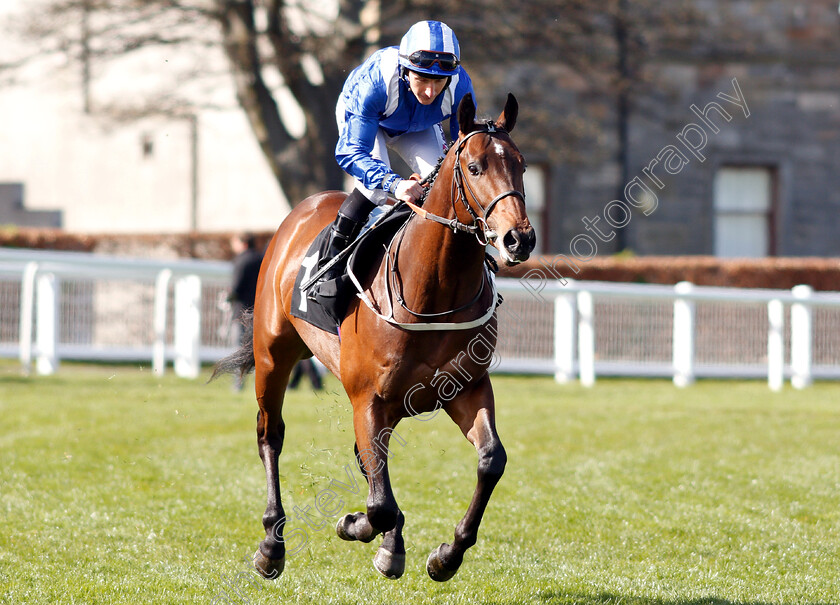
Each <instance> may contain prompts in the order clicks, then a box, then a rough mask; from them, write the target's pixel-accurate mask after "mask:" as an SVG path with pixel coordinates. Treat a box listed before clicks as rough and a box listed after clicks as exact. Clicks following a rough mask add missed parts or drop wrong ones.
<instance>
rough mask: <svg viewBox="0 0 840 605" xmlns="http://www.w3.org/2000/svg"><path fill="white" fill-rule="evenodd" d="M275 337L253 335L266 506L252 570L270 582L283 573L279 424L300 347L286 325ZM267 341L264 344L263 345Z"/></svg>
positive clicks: (281, 433) (281, 426) (281, 435)
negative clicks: (263, 529)
mask: <svg viewBox="0 0 840 605" xmlns="http://www.w3.org/2000/svg"><path fill="white" fill-rule="evenodd" d="M284 327H285V330H283V331H282V332H285V333H281V335H279V336H274V337H264V336H261V335H256V334H255V339H254V359H255V362H256V367H255V376H254V383H255V384H254V386H255V389H256V394H257V403H259V407H260V411H259V413H258V414H257V445H258V447H259V452H260V458H261V459H262V462H263V466H264V467H265V477H266V485H267V488H268V489H267V491H268V496H267V504H266V508H265V514H264V515H263V527H264V528H265V539H264V540H263V541H262V542H260V546H259V548H258V549H257V552H256V553H255V554H254V567H255V568H256V569H257V571H258V572H259V573H260V574H261V575H262V576H263V577H265V578H267V579H269V580H273V579H275V578H277V577H278V576H279V575H280V574H281V573H283V567H284V565H285V560H286V545H285V543H284V541H283V528H284V527H285V525H286V514H285V511H284V510H283V503H282V501H281V499H280V477H279V472H278V458H279V456H280V452H281V450H282V449H283V438H284V436H285V432H286V425H285V423H284V422H283V416H282V409H283V398H284V396H285V393H286V385H287V384H288V382H289V374H291V371H292V368H294V365H295V363H297V361H298V359H299V358H300V356H301V354H302V352H303V350H304V345H303V342H302V341H301V340H300V338H299V337H298V336H297V334H296V333H295V332H294V331H293V330H292V328H291V325H290V324H286V325H285V326H284ZM266 341H267V342H266Z"/></svg>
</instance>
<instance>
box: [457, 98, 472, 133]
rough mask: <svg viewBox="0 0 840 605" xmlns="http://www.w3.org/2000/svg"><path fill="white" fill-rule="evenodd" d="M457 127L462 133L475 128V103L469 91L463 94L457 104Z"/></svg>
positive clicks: (469, 131)
mask: <svg viewBox="0 0 840 605" xmlns="http://www.w3.org/2000/svg"><path fill="white" fill-rule="evenodd" d="M458 129H459V130H460V131H461V133H462V134H469V133H471V132H472V131H473V130H475V103H474V102H473V98H472V93H470V92H468V93H467V94H465V95H464V98H463V99H461V103H460V104H459V105H458Z"/></svg>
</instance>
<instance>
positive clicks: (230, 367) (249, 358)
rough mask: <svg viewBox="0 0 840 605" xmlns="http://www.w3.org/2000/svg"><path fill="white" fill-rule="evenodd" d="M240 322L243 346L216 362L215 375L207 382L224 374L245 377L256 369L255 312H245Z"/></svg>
mask: <svg viewBox="0 0 840 605" xmlns="http://www.w3.org/2000/svg"><path fill="white" fill-rule="evenodd" d="M239 321H240V323H241V324H242V329H243V333H242V346H240V347H239V349H237V350H236V351H234V352H233V353H231V354H230V355H228V356H227V357H224V358H222V359H220V360H219V361H218V362H216V365H215V366H213V374H212V375H211V376H210V380H208V381H207V382H210V381H211V380H215V379H216V378H218V377H219V376H221V375H222V374H233V373H239V376H245V375H246V374H248V373H249V372H250V371H251V370H253V369H254V365H255V364H254V311H253V310H251V309H249V310H247V311H244V312H243V313H242V315H241V317H240V318H239Z"/></svg>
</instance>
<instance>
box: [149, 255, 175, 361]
mask: <svg viewBox="0 0 840 605" xmlns="http://www.w3.org/2000/svg"><path fill="white" fill-rule="evenodd" d="M171 279H172V270H171V269H164V270H163V271H161V272H160V273H158V274H157V278H156V279H155V310H154V313H155V316H154V330H155V341H154V344H153V345H152V372H154V373H155V374H156V375H157V376H163V373H164V372H165V371H166V307H167V303H168V302H169V297H168V293H169V281H170V280H171Z"/></svg>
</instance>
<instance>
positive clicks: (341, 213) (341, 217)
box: [310, 189, 376, 300]
mask: <svg viewBox="0 0 840 605" xmlns="http://www.w3.org/2000/svg"><path fill="white" fill-rule="evenodd" d="M375 207H376V204H374V203H373V202H371V201H370V200H369V199H367V198H366V197H365V196H364V194H362V192H361V191H359V190H358V189H354V190H353V191H352V192H351V193H350V195H348V196H347V199H345V200H344V203H342V204H341V208H339V209H338V216H336V217H335V222H333V224H332V227H331V229H330V233H329V237H328V238H327V241H326V247H325V249H324V250H323V251H322V254H321V259H320V260H319V262H318V269H320V268H321V267H323V266H324V265H326V264H327V263H328V262H330V261H331V260H332V259H333V258H335V256H336V255H338V254H339V253H340V252H341V251H342V250H344V249H345V248H347V246H349V245H350V243H351V242H352V241H353V240H354V239H355V238H356V236H357V235H358V234H359V231H361V230H362V227H363V226H364V224H365V221H367V217H368V215H369V214H370V213H371V211H372V210H373V209H374V208H375ZM343 266H344V263H342V262H338V263H336V264H334V265H333V266H332V267H330V268H329V269H328V270H327V272H326V273H324V275H322V276H321V277H320V278H319V279H318V282H317V283H316V284H315V285H314V286H312V289H311V290H310V298H313V299H314V300H318V299H319V298H322V297H325V298H334V297H335V296H336V295H337V294H338V292H339V290H340V289H341V286H342V285H343V284H339V283H337V281H338V279H337V278H338V277H339V276H340V275H341V272H342V268H343Z"/></svg>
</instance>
